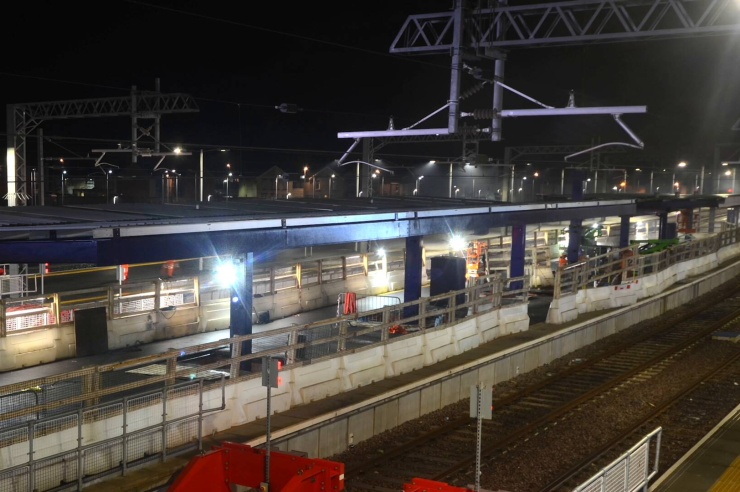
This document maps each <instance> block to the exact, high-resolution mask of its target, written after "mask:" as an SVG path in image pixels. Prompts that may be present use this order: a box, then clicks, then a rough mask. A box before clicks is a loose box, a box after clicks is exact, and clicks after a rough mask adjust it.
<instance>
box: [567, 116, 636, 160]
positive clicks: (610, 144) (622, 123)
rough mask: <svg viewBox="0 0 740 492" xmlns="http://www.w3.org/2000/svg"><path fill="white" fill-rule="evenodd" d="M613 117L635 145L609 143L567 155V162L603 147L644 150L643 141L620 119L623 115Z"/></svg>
mask: <svg viewBox="0 0 740 492" xmlns="http://www.w3.org/2000/svg"><path fill="white" fill-rule="evenodd" d="M612 116H613V117H614V121H616V122H617V123H618V124H619V126H621V127H622V129H623V130H624V131H626V132H627V135H629V136H630V137H631V138H632V140H634V141H635V143H634V144H631V143H627V142H607V143H603V144H600V145H596V146H594V147H589V148H588V149H584V150H581V151H580V152H576V153H575V154H570V155H566V156H565V159H564V160H565V161H567V160H568V159H570V158H571V157H575V156H578V155H581V154H585V153H587V152H593V151H594V150H598V149H601V148H603V147H609V146H612V145H621V146H624V147H632V148H634V149H644V148H645V143H644V142H643V141H642V140H640V138H639V137H638V136H637V135H636V134H635V132H633V131H632V129H630V128H629V127H628V126H627V124H626V123H625V122H624V121H622V119H621V118H620V116H621V115H620V114H618V113H617V114H613V115H612Z"/></svg>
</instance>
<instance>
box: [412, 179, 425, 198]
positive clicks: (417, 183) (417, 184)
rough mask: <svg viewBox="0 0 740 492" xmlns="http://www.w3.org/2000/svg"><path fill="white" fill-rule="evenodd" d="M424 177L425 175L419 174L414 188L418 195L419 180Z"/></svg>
mask: <svg viewBox="0 0 740 492" xmlns="http://www.w3.org/2000/svg"><path fill="white" fill-rule="evenodd" d="M422 179H424V176H419V177H418V178H416V188H415V189H414V195H416V194H417V193H418V192H419V182H420V181H421V180H422Z"/></svg>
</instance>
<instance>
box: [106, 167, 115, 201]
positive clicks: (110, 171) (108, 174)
mask: <svg viewBox="0 0 740 492" xmlns="http://www.w3.org/2000/svg"><path fill="white" fill-rule="evenodd" d="M111 174H113V169H108V172H107V173H105V203H108V177H109V176H110V175H111Z"/></svg>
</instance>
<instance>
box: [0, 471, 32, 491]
mask: <svg viewBox="0 0 740 492" xmlns="http://www.w3.org/2000/svg"><path fill="white" fill-rule="evenodd" d="M27 490H31V467H29V466H24V467H20V468H14V469H12V470H5V471H0V492H25V491H27Z"/></svg>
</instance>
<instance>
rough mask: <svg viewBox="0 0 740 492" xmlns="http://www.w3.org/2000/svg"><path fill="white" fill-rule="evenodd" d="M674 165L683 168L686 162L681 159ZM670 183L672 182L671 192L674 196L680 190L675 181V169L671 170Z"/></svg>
mask: <svg viewBox="0 0 740 492" xmlns="http://www.w3.org/2000/svg"><path fill="white" fill-rule="evenodd" d="M676 167H678V168H681V169H683V168H684V167H686V162H684V161H681V162H679V163H678V164H677V165H676ZM671 183H672V184H671V186H672V187H673V194H674V195H676V196H678V195H679V194H680V193H681V190H680V185H679V183H678V182H677V181H676V171H675V169H674V171H673V175H672V178H671Z"/></svg>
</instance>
